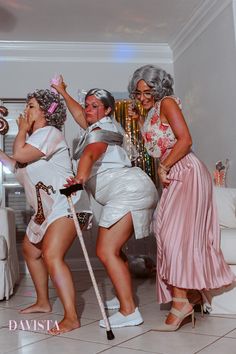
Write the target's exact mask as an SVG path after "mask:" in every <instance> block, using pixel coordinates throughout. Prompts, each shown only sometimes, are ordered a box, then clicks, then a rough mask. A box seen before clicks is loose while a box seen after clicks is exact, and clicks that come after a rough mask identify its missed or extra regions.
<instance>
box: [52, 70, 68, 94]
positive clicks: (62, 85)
mask: <svg viewBox="0 0 236 354" xmlns="http://www.w3.org/2000/svg"><path fill="white" fill-rule="evenodd" d="M51 87H53V88H54V89H55V90H57V92H58V93H60V94H61V95H62V96H63V94H64V93H65V92H66V88H67V85H66V84H65V82H64V80H63V77H62V75H60V79H59V81H58V83H57V84H51Z"/></svg>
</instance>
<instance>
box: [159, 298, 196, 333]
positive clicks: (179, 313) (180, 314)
mask: <svg viewBox="0 0 236 354" xmlns="http://www.w3.org/2000/svg"><path fill="white" fill-rule="evenodd" d="M173 301H174V302H184V303H185V305H184V306H183V308H182V309H181V310H177V309H176V308H174V307H172V308H171V309H170V313H172V314H173V315H174V316H176V317H177V318H178V319H179V322H178V323H177V324H167V323H164V324H163V325H161V326H158V327H157V328H155V329H153V330H154V331H160V332H174V331H177V329H179V328H180V326H181V324H183V322H184V320H185V319H186V318H187V317H191V322H192V328H194V327H195V319H194V309H193V308H192V309H191V310H190V311H187V307H188V305H189V304H190V303H189V301H188V299H187V298H179V297H173ZM190 305H191V304H190Z"/></svg>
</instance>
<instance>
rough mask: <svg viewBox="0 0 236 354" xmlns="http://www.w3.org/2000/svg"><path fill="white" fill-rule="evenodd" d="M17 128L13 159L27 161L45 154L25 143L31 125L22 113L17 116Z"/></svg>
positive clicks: (21, 161) (34, 159) (37, 158)
mask: <svg viewBox="0 0 236 354" xmlns="http://www.w3.org/2000/svg"><path fill="white" fill-rule="evenodd" d="M18 128H19V131H18V134H17V136H16V138H15V141H14V144H13V156H12V157H13V159H14V160H16V161H18V162H20V163H27V162H32V161H37V160H39V159H40V158H41V157H43V156H45V155H44V153H43V152H42V151H40V150H39V149H37V148H35V147H34V146H32V145H30V144H27V143H26V137H27V133H28V132H29V131H30V128H31V127H30V126H29V124H28V123H27V121H26V119H25V118H24V117H23V116H22V115H21V116H20V117H19V118H18Z"/></svg>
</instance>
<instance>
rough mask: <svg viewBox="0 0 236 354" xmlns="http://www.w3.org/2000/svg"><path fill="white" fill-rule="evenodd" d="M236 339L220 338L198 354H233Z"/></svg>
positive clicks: (235, 351) (235, 350) (235, 348)
mask: <svg viewBox="0 0 236 354" xmlns="http://www.w3.org/2000/svg"><path fill="white" fill-rule="evenodd" d="M235 353H236V339H232V338H221V339H219V340H218V341H216V342H215V343H213V344H211V345H210V346H208V347H206V348H204V349H203V350H201V351H200V352H198V354H235Z"/></svg>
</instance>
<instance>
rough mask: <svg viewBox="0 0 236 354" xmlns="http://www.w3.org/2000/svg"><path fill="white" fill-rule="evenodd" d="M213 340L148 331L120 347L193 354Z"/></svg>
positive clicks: (213, 339) (196, 335) (206, 337)
mask: <svg viewBox="0 0 236 354" xmlns="http://www.w3.org/2000/svg"><path fill="white" fill-rule="evenodd" d="M215 340H216V337H210V336H202V335H198V334H191V333H182V332H172V333H170V332H167V333H164V332H154V331H150V332H148V333H145V334H143V335H142V336H138V337H137V338H134V339H131V340H129V341H127V342H125V343H123V344H122V345H120V347H122V348H123V347H125V348H130V349H137V350H138V349H139V350H146V351H150V352H154V353H155V352H157V353H162V354H177V353H178V354H195V353H196V352H197V351H199V350H201V349H202V348H204V347H205V346H206V345H209V344H210V343H212V342H214V341H215ZM121 353H122V351H121Z"/></svg>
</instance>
